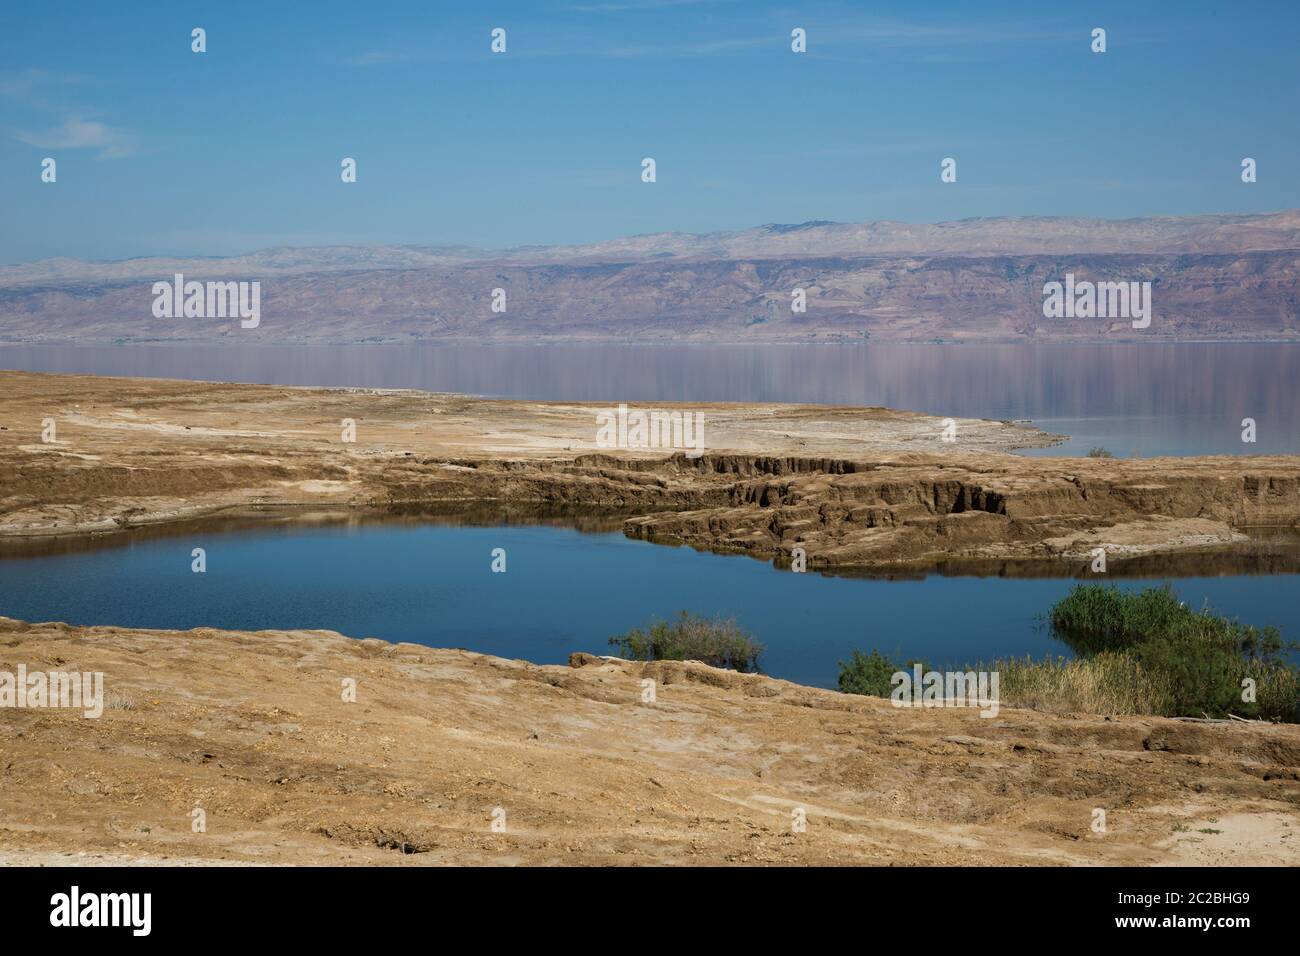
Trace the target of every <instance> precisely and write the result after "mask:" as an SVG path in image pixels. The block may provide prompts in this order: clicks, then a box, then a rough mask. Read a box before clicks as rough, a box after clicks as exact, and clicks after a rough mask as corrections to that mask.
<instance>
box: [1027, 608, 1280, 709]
mask: <svg viewBox="0 0 1300 956" xmlns="http://www.w3.org/2000/svg"><path fill="white" fill-rule="evenodd" d="M1050 621H1051V626H1052V631H1053V633H1054V634H1055V635H1056V636H1057V637H1059V638H1060V639H1061V640H1063V641H1064V642H1065V643H1066V644H1068V645H1069V646H1070V647H1071V648H1072V649H1074V651H1075V652H1076V653H1077V654H1079V655H1080V656H1082V657H1084V658H1092V657H1096V656H1100V655H1118V656H1123V657H1125V658H1127V659H1128V660H1130V661H1132V662H1133V663H1134V664H1135V665H1136V666H1137V667H1138V668H1140V669H1141V671H1142V672H1143V673H1144V674H1145V675H1146V676H1147V678H1148V679H1149V680H1150V681H1151V682H1152V684H1153V685H1154V686H1155V688H1157V689H1158V693H1159V700H1160V710H1159V712H1161V713H1164V714H1165V715H1166V716H1179V717H1187V716H1191V717H1199V716H1201V715H1202V714H1208V715H1209V716H1211V717H1222V716H1225V715H1227V714H1235V715H1238V716H1242V717H1266V718H1270V719H1276V720H1295V719H1297V708H1298V706H1300V703H1298V701H1297V694H1296V689H1297V686H1300V672H1298V671H1297V670H1296V668H1295V667H1294V666H1292V665H1291V664H1289V663H1288V662H1287V660H1286V652H1287V651H1289V650H1294V649H1295V647H1296V645H1294V644H1287V643H1285V642H1283V640H1282V637H1281V635H1280V633H1279V632H1278V630H1277V628H1275V627H1265V628H1257V627H1252V626H1250V625H1246V624H1242V623H1240V622H1239V621H1236V620H1230V619H1228V618H1225V617H1221V616H1219V615H1216V614H1214V613H1213V611H1211V610H1210V609H1209V608H1208V607H1206V608H1203V609H1201V610H1200V611H1193V610H1190V609H1189V608H1187V607H1186V606H1185V605H1184V604H1182V603H1181V602H1180V601H1179V600H1178V596H1177V595H1176V594H1175V593H1174V591H1173V589H1172V588H1170V587H1169V586H1168V585H1165V586H1163V587H1158V588H1147V589H1145V590H1143V591H1141V592H1139V593H1136V594H1134V593H1131V592H1125V591H1121V590H1119V589H1118V588H1116V587H1113V586H1112V587H1103V586H1101V585H1095V584H1089V585H1079V586H1078V587H1076V588H1075V589H1074V590H1073V591H1071V592H1070V593H1069V594H1068V595H1067V596H1066V597H1065V598H1063V599H1062V600H1061V601H1059V602H1058V603H1057V604H1056V605H1055V606H1054V607H1053V608H1052V611H1051V615H1050ZM1246 678H1250V679H1252V680H1254V681H1255V684H1256V699H1255V701H1252V702H1246V701H1243V700H1242V682H1243V681H1244V680H1245V679H1246Z"/></svg>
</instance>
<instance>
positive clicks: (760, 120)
mask: <svg viewBox="0 0 1300 956" xmlns="http://www.w3.org/2000/svg"><path fill="white" fill-rule="evenodd" d="M50 16H51V14H50V12H49V11H48V10H46V9H45V8H30V9H16V8H15V9H10V10H8V11H6V12H5V14H4V15H3V17H4V21H5V29H4V30H3V31H0V54H3V62H4V64H5V66H4V68H3V69H0V206H3V208H4V209H5V221H6V228H5V229H4V230H3V232H0V262H4V263H21V262H32V261H36V260H40V259H46V258H56V257H71V258H80V259H89V260H101V261H102V260H121V259H132V258H141V257H149V256H229V255H235V254H241V253H247V252H250V251H254V250H259V249H266V248H273V247H276V246H322V245H431V246H438V245H466V246H471V247H474V248H481V249H503V248H512V247H517V246H537V245H541V246H550V245H578V244H586V243H592V242H600V241H609V240H612V239H616V238H621V237H627V236H635V235H646V234H654V233H661V232H686V233H696V234H699V233H710V232H730V231H738V230H743V229H748V228H751V227H754V226H756V225H758V224H762V223H801V222H806V221H809V220H821V219H825V220H831V221H834V222H841V223H843V222H874V221H892V222H903V223H934V222H951V221H959V220H963V219H968V218H973V217H1022V216H1061V217H1073V216H1088V217H1095V218H1103V219H1128V218H1141V217H1151V216H1192V215H1213V214H1227V215H1232V214H1251V213H1259V212H1264V211H1270V210H1282V209H1295V208H1300V189H1298V188H1297V186H1296V183H1295V180H1294V177H1291V176H1288V175H1286V172H1287V163H1288V161H1289V159H1290V158H1291V157H1292V156H1294V155H1295V153H1296V149H1297V146H1298V145H1300V141H1298V138H1297V133H1296V130H1295V126H1294V124H1293V123H1287V122H1279V121H1278V120H1279V118H1282V117H1289V116H1291V115H1293V114H1294V112H1295V107H1296V105H1298V104H1300V95H1297V94H1298V93H1300V87H1298V86H1297V82H1296V71H1295V70H1294V68H1293V63H1294V57H1293V56H1292V53H1291V49H1290V47H1291V44H1292V42H1293V41H1292V38H1293V37H1294V35H1295V32H1296V28H1297V26H1300V10H1297V9H1295V8H1294V7H1292V6H1290V5H1286V4H1263V5H1259V6H1257V7H1254V8H1252V11H1251V15H1250V16H1247V17H1234V16H1232V15H1231V14H1230V13H1226V12H1223V10H1222V9H1221V8H1219V7H1218V6H1217V5H1214V4H1210V3H1191V4H1184V5H1180V6H1179V7H1178V8H1176V11H1175V10H1173V8H1169V9H1155V8H1152V9H1130V8H1128V7H1126V6H1124V5H1121V4H1097V5H1092V6H1090V7H1089V8H1088V9H1086V10H1077V11H1073V10H1071V11H1063V12H1062V11H1049V10H1044V9H1043V8H1042V7H1041V5H1038V4H1032V3H1025V2H1001V3H997V4H990V5H986V6H984V7H981V8H980V9H979V10H974V9H971V8H969V7H967V6H965V5H961V4H951V3H940V4H931V5H926V6H925V7H923V8H918V7H916V6H915V5H912V4H906V3H901V2H892V3H884V4H880V5H877V6H875V7H874V8H873V9H872V11H870V12H865V11H862V10H859V9H855V8H854V6H853V5H851V4H846V3H837V2H813V3H809V4H807V5H802V6H799V7H797V8H787V7H784V6H783V5H781V4H777V3H768V2H762V3H745V4H741V3H736V2H727V0H618V2H599V0H585V2H584V0H571V2H557V3H548V4H541V5H538V4H521V3H504V4H498V5H494V6H493V7H492V9H491V10H490V11H488V10H479V9H474V8H450V9H441V8H439V9H432V8H429V7H426V6H417V5H406V4H399V5H397V6H395V7H393V8H392V9H389V10H386V11H385V15H384V16H383V17H375V16H372V15H371V13H370V11H369V10H368V9H366V8H364V7H361V8H357V7H354V6H352V5H349V4H343V3H322V4H319V5H316V6H314V7H313V8H312V9H311V11H310V12H304V13H291V12H289V11H282V10H275V9H269V10H268V9H267V8H265V7H263V6H254V5H251V4H232V5H228V6H226V7H223V8H222V9H219V10H187V9H184V8H181V7H177V6H175V5H170V4H166V5H164V4H151V3H145V4H140V5H135V6H132V7H131V8H127V9H118V8H111V9H110V8H105V7H101V6H99V5H95V4H89V3H80V4H77V3H74V4H69V5H66V6H65V7H62V8H61V11H60V20H59V29H58V30H57V31H53V30H51V29H50V24H49V22H48V21H49V18H50ZM195 27H202V28H203V29H204V30H206V47H207V48H206V52H203V53H194V52H192V50H191V31H192V29H194V28H195ZM498 27H499V28H501V29H504V30H505V31H506V38H507V40H506V44H507V45H506V51H505V52H504V53H496V54H494V53H492V52H491V50H490V49H489V45H490V42H491V36H490V34H491V31H492V30H493V29H494V28H498ZM1097 27H1101V28H1103V29H1105V30H1106V41H1107V48H1106V51H1105V52H1104V53H1094V52H1092V50H1091V49H1090V43H1091V40H1090V34H1091V31H1092V30H1093V29H1094V28H1097ZM794 28H801V29H804V30H806V35H807V52H805V53H795V52H792V50H791V36H790V34H791V31H792V29H794ZM1062 104H1068V107H1063V106H1062ZM46 157H50V158H54V159H56V160H57V163H58V178H57V182H55V183H45V182H42V181H41V165H40V164H41V162H42V160H43V159H44V158H46ZM645 157H652V158H654V159H655V161H656V164H657V179H656V181H655V182H654V183H653V184H648V183H643V182H642V181H641V178H640V174H641V165H640V164H641V162H642V160H643V158H645ZM949 157H951V158H954V159H956V161H957V169H958V178H957V181H956V182H953V183H941V182H940V178H939V171H940V162H941V160H943V159H945V158H949ZM1244 157H1250V158H1253V159H1255V160H1256V162H1257V163H1258V169H1259V175H1258V180H1257V181H1256V182H1254V183H1250V184H1245V183H1243V182H1242V181H1241V177H1240V163H1241V161H1242V159H1243V158H1244ZM344 158H354V159H355V160H356V162H357V181H356V182H355V183H350V184H345V183H342V182H341V181H340V163H341V161H342V160H343V159H344Z"/></svg>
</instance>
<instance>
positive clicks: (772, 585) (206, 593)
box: [0, 523, 1300, 686]
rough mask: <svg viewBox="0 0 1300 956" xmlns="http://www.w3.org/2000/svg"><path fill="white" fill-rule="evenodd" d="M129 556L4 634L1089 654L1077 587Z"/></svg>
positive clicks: (347, 540) (35, 600) (573, 559)
mask: <svg viewBox="0 0 1300 956" xmlns="http://www.w3.org/2000/svg"><path fill="white" fill-rule="evenodd" d="M119 540H120V542H121V543H120V544H119V545H117V546H114V547H107V548H100V549H97V550H73V551H70V552H68V553H64V554H54V555H49V556H44V557H29V558H0V614H3V615H5V616H9V617H17V618H22V619H26V620H36V621H41V620H51V619H53V620H61V621H68V622H71V623H76V624H117V625H121V626H129V627H164V628H191V627H200V626H207V627H219V628H241V629H243V628H246V629H254V630H256V629H263V628H327V629H330V630H337V631H341V632H343V633H345V634H349V635H351V636H353V637H378V638H383V639H385V640H389V641H412V642H415V643H419V644H427V645H430V646H433V647H464V648H468V649H470V650H475V651H482V652H484V653H489V654H495V655H499V656H502V657H508V658H523V659H526V660H530V661H535V662H538V663H561V662H563V661H565V660H566V659H567V656H568V654H569V653H570V652H571V651H579V650H585V651H591V652H593V653H601V654H607V653H613V652H614V651H613V649H612V648H610V647H609V645H608V643H607V639H608V638H609V636H610V635H612V634H615V633H619V632H622V631H625V630H627V629H628V628H632V627H638V626H645V625H646V624H648V623H650V622H651V621H652V620H653V619H654V618H656V617H660V618H664V617H670V616H672V615H674V614H675V613H676V612H677V611H678V610H681V609H688V610H691V611H694V612H696V613H699V614H705V615H709V616H712V615H715V614H720V615H723V616H728V617H731V616H734V617H735V618H736V620H737V622H738V623H740V624H741V626H743V627H745V628H746V629H747V630H749V631H750V632H752V633H753V634H755V635H756V637H757V638H758V639H759V640H760V641H762V642H763V643H764V644H765V645H766V646H767V650H766V652H765V653H764V655H763V657H762V665H763V668H764V670H765V671H766V672H767V673H770V674H773V675H775V676H778V677H784V678H787V679H790V680H794V681H798V682H801V683H807V684H816V685H821V686H834V683H835V678H836V673H837V668H836V664H837V661H839V660H841V659H844V658H846V657H847V656H848V655H849V653H850V652H851V651H852V650H853V649H854V648H861V649H862V650H864V651H869V650H871V649H872V648H878V649H879V650H881V651H882V652H886V653H889V654H891V655H896V656H897V657H902V658H908V657H922V658H924V659H926V660H927V661H929V662H930V663H932V664H934V665H938V666H941V665H944V664H954V665H958V664H962V663H967V662H969V663H974V662H976V661H977V660H979V659H981V658H983V659H988V658H991V657H993V656H995V655H998V656H1002V655H1024V654H1034V655H1041V654H1062V655H1066V656H1069V653H1070V652H1069V650H1068V648H1066V647H1065V646H1064V645H1063V644H1061V643H1059V642H1058V641H1056V640H1055V639H1054V638H1053V637H1052V636H1051V635H1050V633H1048V632H1047V631H1046V630H1045V629H1044V628H1043V626H1042V624H1041V621H1040V616H1041V615H1043V614H1044V613H1045V612H1046V611H1047V610H1048V608H1050V606H1051V605H1052V603H1053V602H1055V601H1056V600H1058V599H1059V598H1060V597H1061V596H1063V595H1064V594H1065V593H1067V592H1068V590H1069V589H1070V588H1071V587H1072V586H1073V584H1074V582H1073V581H1071V580H1068V579H1032V580H1024V579H1020V580H1017V579H1006V578H973V577H941V576H930V577H927V578H925V579H923V580H911V581H885V580H861V579H850V578H829V577H823V576H821V575H817V574H793V573H791V572H789V571H779V570H777V569H775V568H773V567H772V566H771V565H769V564H766V563H764V562H760V561H757V560H754V559H752V558H748V557H742V556H724V555H715V554H707V553H702V552H697V551H693V550H691V549H689V548H670V547H663V546H660V545H654V544H649V543H646V542H643V541H633V540H630V539H627V538H624V537H623V535H622V534H620V533H617V532H612V533H611V532H602V533H584V532H580V531H577V530H574V529H572V528H565V527H550V526H517V527H456V526H443V525H440V524H436V523H415V524H408V523H403V524H382V523H381V524H358V525H351V526H328V527H312V528H304V527H293V526H288V527H273V528H262V529H260V530H242V531H237V532H222V531H211V532H202V533H198V532H196V533H187V534H184V535H181V536H176V537H140V536H127V537H124V538H122V539H119ZM196 547H202V548H204V549H206V551H207V572H206V573H204V574H195V573H194V572H192V571H191V569H190V563H191V558H190V551H191V549H192V548H196ZM494 548H505V549H506V562H507V563H506V572H505V573H504V574H501V573H493V572H492V571H491V568H490V564H491V553H492V550H493V549H494ZM1116 583H1117V584H1119V586H1121V587H1124V588H1136V587H1142V586H1147V585H1150V584H1152V583H1155V582H1152V581H1142V580H1123V581H1117V582H1116ZM1174 585H1175V587H1176V589H1177V590H1178V593H1179V595H1180V596H1181V597H1182V599H1183V600H1185V601H1186V602H1187V603H1188V604H1189V605H1194V606H1200V605H1201V604H1203V603H1204V602H1205V601H1207V600H1208V601H1209V602H1210V603H1211V605H1212V606H1214V607H1215V608H1216V609H1218V610H1220V611H1221V612H1223V613H1227V614H1231V615H1235V616H1239V617H1241V619H1242V620H1244V621H1248V622H1251V623H1256V624H1276V625H1278V626H1280V627H1282V628H1283V633H1284V635H1285V636H1288V637H1291V638H1296V637H1300V576H1296V575H1258V576H1251V575H1243V576H1236V577H1224V578H1185V579H1182V580H1180V581H1176V582H1174Z"/></svg>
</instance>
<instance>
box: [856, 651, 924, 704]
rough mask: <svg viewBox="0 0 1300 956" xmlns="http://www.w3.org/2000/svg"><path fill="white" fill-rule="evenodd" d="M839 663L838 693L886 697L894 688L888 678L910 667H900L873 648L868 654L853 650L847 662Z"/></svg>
mask: <svg viewBox="0 0 1300 956" xmlns="http://www.w3.org/2000/svg"><path fill="white" fill-rule="evenodd" d="M839 663H840V677H839V689H840V693H842V694H866V695H868V696H870V697H888V696H889V694H890V692H891V691H892V690H893V689H894V688H893V685H892V684H891V683H890V678H891V677H893V676H894V674H895V673H896V672H898V671H902V670H909V669H910V665H909V666H907V667H900V666H899V665H898V664H895V663H894V662H893V661H891V660H890V659H889V658H888V657H886V656H885V655H884V654H881V653H880V652H879V651H877V650H875V649H872V651H871V653H870V654H869V655H868V654H863V653H862V652H861V651H858V650H855V651H854V652H853V656H852V657H850V658H849V659H848V661H847V662H846V661H840V662H839Z"/></svg>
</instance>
